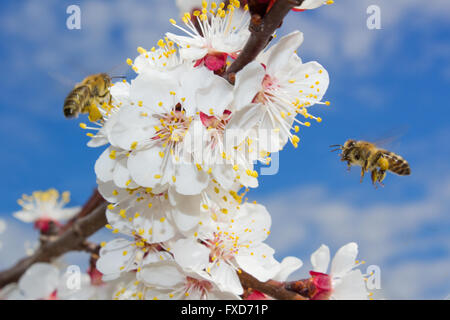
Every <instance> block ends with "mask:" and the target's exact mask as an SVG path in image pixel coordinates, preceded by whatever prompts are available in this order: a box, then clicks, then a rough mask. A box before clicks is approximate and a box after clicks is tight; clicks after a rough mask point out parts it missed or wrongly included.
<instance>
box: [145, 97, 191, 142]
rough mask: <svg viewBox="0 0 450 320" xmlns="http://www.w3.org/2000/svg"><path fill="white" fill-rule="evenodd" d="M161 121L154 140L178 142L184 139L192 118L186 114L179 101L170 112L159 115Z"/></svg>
mask: <svg viewBox="0 0 450 320" xmlns="http://www.w3.org/2000/svg"><path fill="white" fill-rule="evenodd" d="M159 121H160V123H161V126H155V130H156V135H155V136H154V137H153V138H152V140H162V141H164V142H165V143H171V144H177V143H178V142H181V141H183V139H184V136H185V135H186V132H187V130H188V129H189V125H190V123H191V121H192V119H191V118H190V117H187V116H186V111H185V110H184V109H183V108H182V106H181V104H180V103H178V104H177V105H176V106H175V108H174V109H173V110H172V111H170V112H169V113H165V114H162V115H159Z"/></svg>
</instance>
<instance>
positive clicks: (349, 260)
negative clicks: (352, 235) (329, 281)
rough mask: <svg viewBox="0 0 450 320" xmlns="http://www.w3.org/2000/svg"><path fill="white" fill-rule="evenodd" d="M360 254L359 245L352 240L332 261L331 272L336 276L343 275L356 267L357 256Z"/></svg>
mask: <svg viewBox="0 0 450 320" xmlns="http://www.w3.org/2000/svg"><path fill="white" fill-rule="evenodd" d="M357 256H358V245H357V244H356V243H355V242H350V243H348V244H346V245H345V246H343V247H341V248H340V249H339V250H338V251H337V252H336V254H335V255H334V258H333V261H332V262H331V272H330V274H331V275H332V276H333V278H334V277H341V276H343V275H345V274H346V273H347V272H349V271H350V270H352V269H353V268H354V267H355V261H356V257H357Z"/></svg>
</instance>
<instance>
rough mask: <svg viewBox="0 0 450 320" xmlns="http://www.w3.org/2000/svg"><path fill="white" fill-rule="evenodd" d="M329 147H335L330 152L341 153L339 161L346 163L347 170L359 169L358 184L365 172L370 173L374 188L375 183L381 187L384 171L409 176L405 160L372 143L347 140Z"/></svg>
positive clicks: (409, 172)
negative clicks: (358, 167) (342, 143)
mask: <svg viewBox="0 0 450 320" xmlns="http://www.w3.org/2000/svg"><path fill="white" fill-rule="evenodd" d="M330 147H331V148H334V147H337V148H336V149H334V150H331V151H337V150H341V151H342V152H341V154H340V156H341V161H347V166H348V170H350V168H351V166H360V167H361V179H360V182H362V181H363V179H364V174H365V173H366V172H367V171H370V172H371V178H372V183H373V185H374V186H377V183H379V184H380V185H381V186H383V183H382V182H383V180H384V178H385V177H386V171H391V172H393V173H395V174H398V175H400V176H407V175H410V174H411V168H410V167H409V164H408V162H407V161H406V160H405V159H403V158H402V157H401V156H399V155H398V154H395V153H393V152H390V151H388V150H384V149H381V148H379V147H377V146H376V144H374V143H371V142H367V141H356V140H352V139H349V140H347V141H345V143H344V145H339V144H336V145H332V146H330Z"/></svg>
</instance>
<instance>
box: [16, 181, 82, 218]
mask: <svg viewBox="0 0 450 320" xmlns="http://www.w3.org/2000/svg"><path fill="white" fill-rule="evenodd" d="M69 201H70V192H68V191H65V192H63V193H62V194H61V197H60V194H59V192H58V191H57V190H55V189H49V190H47V191H35V192H33V194H32V195H31V196H29V195H25V194H24V195H23V196H22V198H21V199H19V200H17V202H18V204H19V205H20V206H21V207H22V210H20V211H16V212H14V213H13V215H14V217H16V218H17V219H19V220H21V221H23V222H28V223H29V222H34V223H44V224H45V223H47V222H49V221H53V222H56V223H57V222H60V221H63V220H67V219H70V218H72V217H73V216H74V215H75V214H76V213H77V212H78V211H79V210H80V208H79V207H72V208H64V206H65V205H66V204H67V203H68V202H69Z"/></svg>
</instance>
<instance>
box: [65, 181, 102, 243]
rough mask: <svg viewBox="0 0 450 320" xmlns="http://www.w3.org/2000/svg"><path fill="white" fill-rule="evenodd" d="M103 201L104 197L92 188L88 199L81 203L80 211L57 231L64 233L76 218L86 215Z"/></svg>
mask: <svg viewBox="0 0 450 320" xmlns="http://www.w3.org/2000/svg"><path fill="white" fill-rule="evenodd" d="M104 202H105V199H103V197H102V196H101V195H100V193H99V192H98V190H97V189H95V190H94V192H93V193H92V195H91V197H90V198H89V200H88V201H87V202H86V203H85V204H84V205H83V207H82V208H81V210H80V212H79V213H78V214H77V215H76V216H75V217H73V218H72V219H70V220H69V221H68V222H67V223H66V224H65V225H64V226H63V227H61V229H60V231H59V233H60V234H62V233H64V232H65V231H66V230H67V229H69V228H70V227H71V226H72V224H73V223H74V222H75V221H77V220H78V219H80V218H82V217H84V216H86V215H88V214H89V213H91V212H92V211H93V210H94V209H95V208H97V207H98V206H99V205H101V204H103V203H104Z"/></svg>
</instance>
